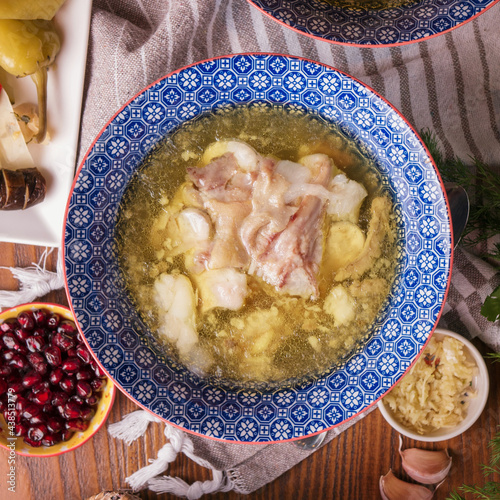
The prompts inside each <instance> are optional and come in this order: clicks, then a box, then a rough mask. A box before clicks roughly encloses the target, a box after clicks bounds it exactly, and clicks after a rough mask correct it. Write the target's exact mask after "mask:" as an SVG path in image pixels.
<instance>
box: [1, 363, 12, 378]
mask: <svg viewBox="0 0 500 500" xmlns="http://www.w3.org/2000/svg"><path fill="white" fill-rule="evenodd" d="M11 373H12V368H11V367H10V366H9V365H1V366H0V377H7V376H8V375H10V374H11Z"/></svg>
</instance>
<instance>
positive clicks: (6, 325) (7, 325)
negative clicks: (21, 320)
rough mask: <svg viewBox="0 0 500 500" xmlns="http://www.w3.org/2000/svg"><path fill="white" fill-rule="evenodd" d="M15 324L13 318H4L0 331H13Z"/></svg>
mask: <svg viewBox="0 0 500 500" xmlns="http://www.w3.org/2000/svg"><path fill="white" fill-rule="evenodd" d="M16 325H17V321H16V320H15V319H14V318H9V319H6V320H5V321H4V322H3V323H2V324H1V325H0V331H1V332H2V333H7V332H13V331H14V328H15V326H16Z"/></svg>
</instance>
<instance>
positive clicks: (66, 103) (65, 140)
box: [0, 0, 92, 247]
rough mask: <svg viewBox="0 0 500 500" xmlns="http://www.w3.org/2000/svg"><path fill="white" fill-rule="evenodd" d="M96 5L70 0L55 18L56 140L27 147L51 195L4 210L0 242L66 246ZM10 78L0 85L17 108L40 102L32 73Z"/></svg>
mask: <svg viewBox="0 0 500 500" xmlns="http://www.w3.org/2000/svg"><path fill="white" fill-rule="evenodd" d="M91 8H92V1H91V0H66V3H65V4H64V5H63V6H62V7H61V10H60V11H59V12H58V13H57V14H56V16H55V18H54V21H55V23H56V25H57V28H58V31H59V33H60V35H61V51H60V52H59V54H58V56H57V58H56V62H55V65H53V66H51V67H50V70H49V77H48V88H47V93H48V106H47V107H48V111H47V120H48V128H49V133H50V137H51V141H50V143H49V144H47V145H39V144H30V145H29V146H28V147H29V150H30V152H31V154H32V156H33V160H34V162H35V165H36V166H37V167H38V168H39V169H40V171H41V172H42V173H43V175H44V177H45V179H46V180H47V195H46V197H45V200H44V201H43V202H42V203H40V204H38V205H35V206H34V207H31V208H28V209H27V210H15V211H0V241H8V242H12V243H25V244H30V245H42V246H43V245H44V246H50V247H54V246H57V247H58V246H59V245H60V244H61V239H62V231H63V225H64V211H65V208H66V201H67V198H68V194H69V191H70V188H71V184H72V182H73V177H74V174H75V163H76V155H77V147H78V135H79V130H80V115H81V108H82V95H83V84H84V77H85V64H86V60H87V46H88V39H89V28H90V14H91ZM3 75H5V73H3ZM6 79H7V81H4V80H3V77H2V82H1V83H2V84H4V85H5V87H7V89H8V91H9V94H10V91H11V89H13V90H14V93H15V94H14V96H10V97H11V99H12V98H14V100H15V106H17V105H18V104H22V103H24V102H29V103H34V104H36V102H37V100H36V90H35V85H34V83H33V82H32V80H31V78H30V77H25V78H19V79H16V78H14V77H12V76H11V75H7V77H6Z"/></svg>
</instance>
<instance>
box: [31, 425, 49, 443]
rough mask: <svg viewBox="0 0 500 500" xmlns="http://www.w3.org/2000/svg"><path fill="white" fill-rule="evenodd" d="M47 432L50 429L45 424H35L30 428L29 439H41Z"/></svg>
mask: <svg viewBox="0 0 500 500" xmlns="http://www.w3.org/2000/svg"><path fill="white" fill-rule="evenodd" d="M47 432H48V429H47V426H46V425H45V424H38V425H33V426H31V427H30V428H29V429H28V439H31V440H32V441H41V440H42V439H43V437H44V436H45V434H47Z"/></svg>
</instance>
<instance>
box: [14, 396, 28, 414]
mask: <svg viewBox="0 0 500 500" xmlns="http://www.w3.org/2000/svg"><path fill="white" fill-rule="evenodd" d="M26 406H28V400H27V399H26V398H23V397H22V396H19V395H18V396H17V400H16V410H17V411H18V412H19V413H20V414H21V415H22V414H23V412H24V410H25V409H26Z"/></svg>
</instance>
